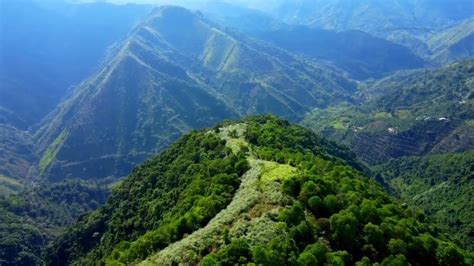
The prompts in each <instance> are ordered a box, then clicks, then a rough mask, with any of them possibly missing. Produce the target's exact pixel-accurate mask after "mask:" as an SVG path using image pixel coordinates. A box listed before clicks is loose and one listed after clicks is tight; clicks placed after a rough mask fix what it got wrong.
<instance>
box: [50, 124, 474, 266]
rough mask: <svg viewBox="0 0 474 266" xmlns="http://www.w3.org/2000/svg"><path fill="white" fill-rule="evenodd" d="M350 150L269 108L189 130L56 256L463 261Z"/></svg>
mask: <svg viewBox="0 0 474 266" xmlns="http://www.w3.org/2000/svg"><path fill="white" fill-rule="evenodd" d="M354 167H357V168H359V169H362V167H361V166H360V165H359V164H358V162H357V161H356V160H355V159H354V157H353V155H352V154H351V153H350V152H348V151H347V150H346V149H344V148H341V147H340V146H338V145H336V144H334V143H332V142H330V141H327V140H325V139H324V138H320V137H318V136H316V135H315V134H314V133H312V132H311V131H309V130H307V129H304V128H302V127H300V126H296V125H292V124H290V123H288V122H287V121H284V120H281V119H278V118H276V117H272V116H260V117H249V118H246V119H243V120H241V121H237V122H230V123H229V122H227V123H224V124H220V125H218V126H215V127H214V128H213V129H208V130H201V131H199V132H198V131H194V132H192V133H189V134H187V135H184V136H183V137H182V138H180V139H179V140H178V141H177V142H175V143H174V144H172V145H171V146H170V147H169V148H168V149H167V150H165V151H163V152H162V153H161V154H160V155H158V156H156V157H154V158H152V159H150V160H149V161H147V162H146V163H144V164H142V165H140V166H138V167H137V168H136V169H135V170H134V171H133V173H132V174H131V175H130V176H129V177H127V178H125V179H124V180H123V182H122V183H120V184H119V185H118V186H117V187H116V188H115V189H114V191H113V192H112V195H111V197H110V198H109V200H108V202H107V203H106V204H105V205H104V206H103V207H101V208H100V209H98V210H97V211H95V212H93V213H91V214H89V215H87V216H84V217H82V218H81V219H80V220H79V221H78V223H77V224H75V225H74V226H73V227H72V228H70V229H69V230H68V231H67V232H66V233H65V234H64V235H63V236H61V237H60V238H59V239H58V240H57V241H56V242H55V243H54V244H53V245H52V247H51V248H50V249H49V252H48V256H47V263H49V264H51V265H66V264H83V265H84V264H85V265H87V264H90V263H105V264H109V265H114V264H115V265H116V264H128V265H130V264H142V265H174V264H183V265H197V264H202V265H235V264H247V263H255V264H257V265H319V264H320V265H323V264H325V263H327V264H329V265H344V264H350V265H352V264H355V263H356V262H357V265H371V263H375V262H382V264H383V265H407V263H411V264H412V265H417V264H419V265H420V264H430V265H438V264H439V265H445V264H451V265H462V264H463V263H469V262H470V260H471V258H470V255H468V254H467V253H465V252H464V251H462V250H461V249H459V248H458V247H456V245H454V244H452V243H450V242H446V241H445V240H441V239H440V238H437V236H436V232H434V231H432V230H431V229H430V226H429V225H428V224H426V223H424V222H423V220H424V215H423V214H422V213H420V212H418V211H417V210H415V209H412V208H410V207H408V206H407V205H406V204H402V203H401V202H398V201H396V200H395V199H393V198H392V197H390V196H389V195H387V193H386V192H384V191H383V189H382V187H380V186H379V185H378V184H377V183H376V182H374V181H372V180H371V179H369V178H367V177H366V176H365V175H364V174H363V173H362V172H360V171H358V170H356V168H354Z"/></svg>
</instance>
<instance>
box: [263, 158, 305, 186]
mask: <svg viewBox="0 0 474 266" xmlns="http://www.w3.org/2000/svg"><path fill="white" fill-rule="evenodd" d="M262 164H263V172H262V176H261V178H260V180H261V181H262V182H271V181H277V180H280V181H281V180H285V179H287V178H290V177H292V176H294V175H295V174H296V173H297V169H296V168H295V167H292V166H290V165H288V164H279V163H276V162H271V161H263V162H262Z"/></svg>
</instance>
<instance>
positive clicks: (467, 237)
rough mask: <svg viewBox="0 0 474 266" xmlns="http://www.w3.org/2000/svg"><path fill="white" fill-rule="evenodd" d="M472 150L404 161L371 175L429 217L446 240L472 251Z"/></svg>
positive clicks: (473, 170)
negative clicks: (439, 228)
mask: <svg viewBox="0 0 474 266" xmlns="http://www.w3.org/2000/svg"><path fill="white" fill-rule="evenodd" d="M473 167H474V150H470V151H467V152H464V153H459V154H442V155H431V156H425V157H405V158H400V159H396V160H391V161H389V162H387V163H385V164H382V165H380V166H376V167H375V168H374V171H375V173H376V174H378V175H379V176H380V177H381V178H382V179H383V180H384V181H385V182H386V184H389V186H390V187H391V188H392V189H393V190H394V191H395V193H397V194H398V195H399V196H400V197H401V198H402V199H403V200H406V201H407V202H410V203H412V204H414V205H416V206H418V207H420V208H423V209H424V210H425V211H426V213H427V214H428V215H429V216H430V217H432V218H433V219H434V220H435V221H436V224H437V225H438V226H440V227H441V228H442V230H443V231H444V232H446V233H447V236H448V237H449V238H450V239H452V240H456V241H458V242H459V243H461V244H462V245H463V246H464V247H465V248H467V249H469V250H473V249H474V224H473V221H474V217H473V215H474V209H473V206H472V201H473V199H474V168H473Z"/></svg>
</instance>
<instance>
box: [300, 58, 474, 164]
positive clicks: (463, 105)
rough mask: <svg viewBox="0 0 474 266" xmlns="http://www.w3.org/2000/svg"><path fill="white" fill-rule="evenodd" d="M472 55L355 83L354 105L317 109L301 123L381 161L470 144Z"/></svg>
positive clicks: (463, 148)
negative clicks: (451, 61)
mask: <svg viewBox="0 0 474 266" xmlns="http://www.w3.org/2000/svg"><path fill="white" fill-rule="evenodd" d="M473 97H474V60H472V59H466V60H463V61H460V62H457V63H454V64H451V65H448V66H446V67H443V68H440V69H433V70H427V69H426V70H416V71H408V72H406V71H405V72H401V73H397V74H394V75H392V76H389V77H387V78H383V79H381V80H378V81H374V82H368V83H364V84H362V85H360V86H359V91H358V99H359V101H360V103H359V104H358V105H355V106H354V105H347V104H346V105H340V106H338V107H334V108H330V109H327V110H315V111H313V112H312V113H310V114H309V115H308V116H307V117H306V118H305V119H304V121H303V122H302V123H303V124H304V125H306V126H308V127H311V128H312V129H314V130H315V131H316V132H321V133H322V134H324V135H326V136H329V137H330V138H332V139H334V140H338V141H340V142H341V143H345V144H347V145H348V146H349V147H350V148H351V149H352V150H353V151H354V152H355V153H356V154H357V155H358V156H359V157H360V158H362V159H363V160H364V161H366V162H368V163H370V164H379V163H382V162H384V161H386V160H388V159H390V158H398V157H402V156H413V155H425V154H437V153H449V152H462V151H466V150H469V149H472V148H473V147H474V139H473V138H472V136H474V134H473V133H474V127H473V118H474V113H473V110H474V107H473V104H474V101H473V99H474V98H473Z"/></svg>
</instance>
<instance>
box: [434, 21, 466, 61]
mask: <svg viewBox="0 0 474 266" xmlns="http://www.w3.org/2000/svg"><path fill="white" fill-rule="evenodd" d="M428 44H429V46H430V49H431V50H432V55H431V57H432V58H433V59H432V60H433V61H437V62H440V63H447V62H448V63H449V62H452V61H455V60H459V59H462V58H466V57H470V58H472V57H474V19H470V20H467V21H463V22H461V23H459V24H457V25H455V26H452V27H450V28H448V29H446V30H443V31H442V32H440V33H437V34H435V35H434V36H432V37H430V38H429V40H428Z"/></svg>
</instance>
